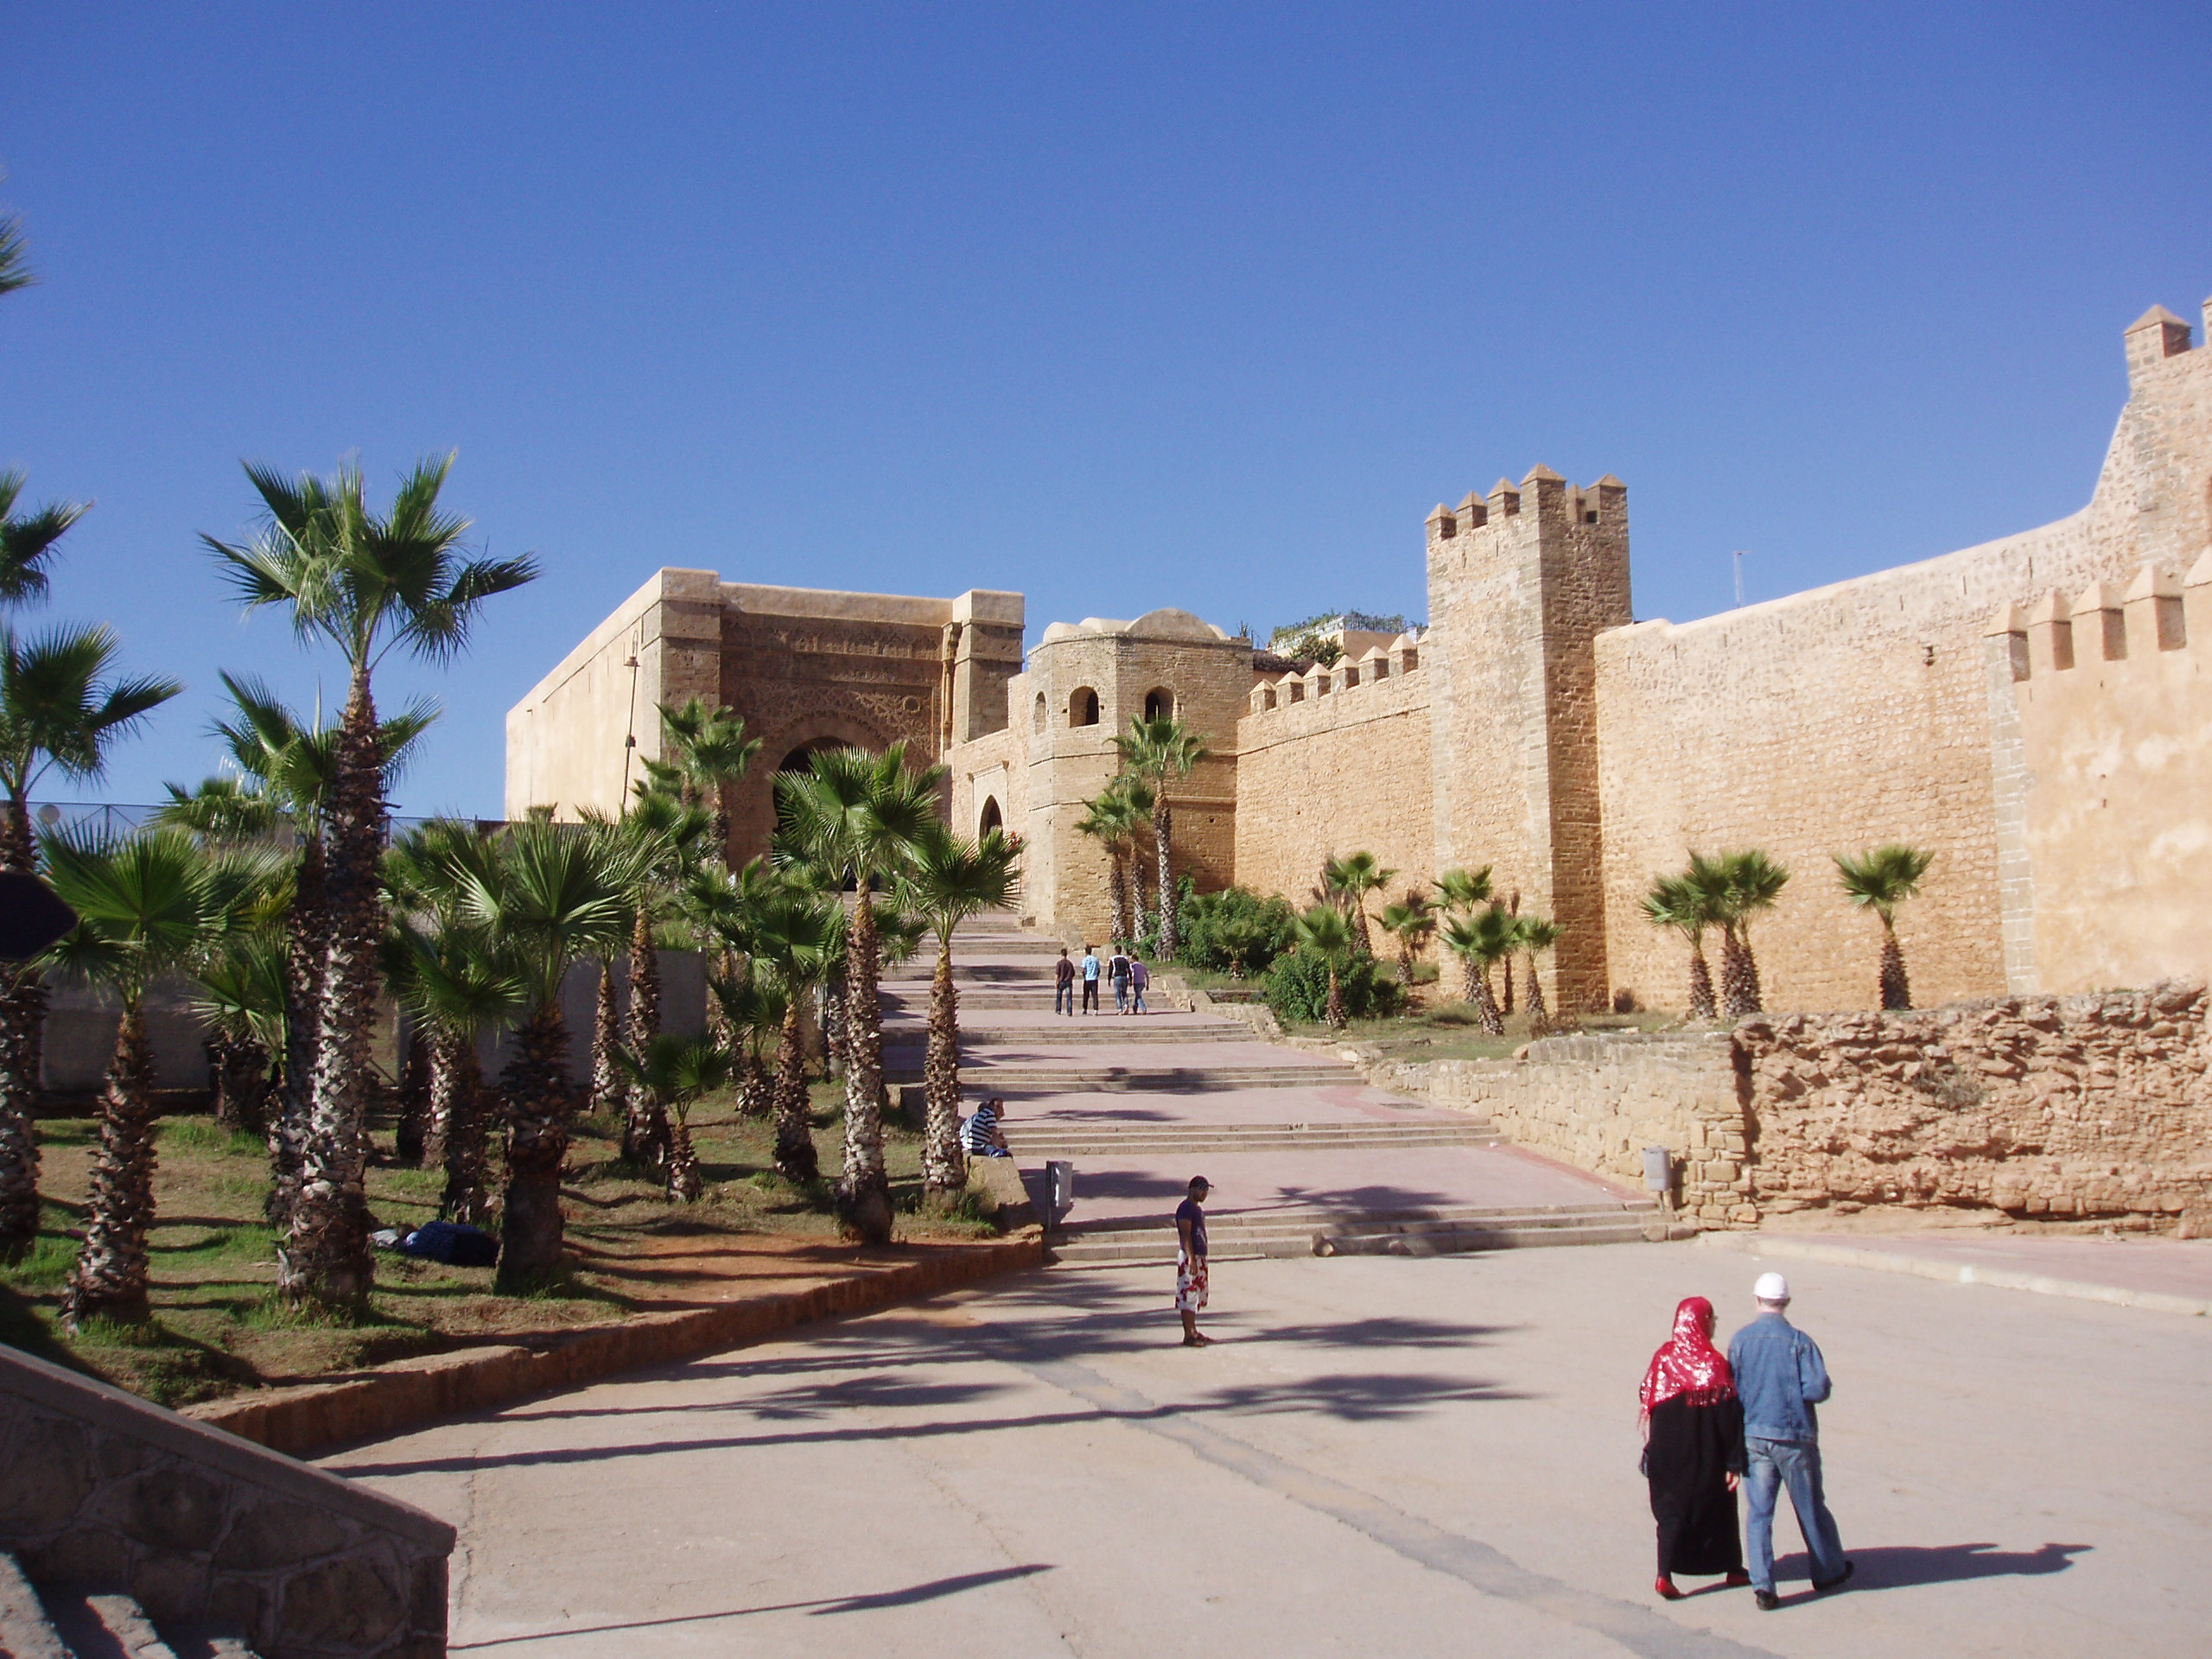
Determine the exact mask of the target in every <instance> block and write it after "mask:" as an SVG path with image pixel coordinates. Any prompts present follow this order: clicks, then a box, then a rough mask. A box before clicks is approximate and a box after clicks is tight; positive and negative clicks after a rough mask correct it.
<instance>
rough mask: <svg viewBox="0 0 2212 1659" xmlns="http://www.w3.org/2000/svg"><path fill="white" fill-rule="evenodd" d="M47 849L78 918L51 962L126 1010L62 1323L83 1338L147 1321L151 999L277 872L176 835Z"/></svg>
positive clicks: (63, 841)
mask: <svg viewBox="0 0 2212 1659" xmlns="http://www.w3.org/2000/svg"><path fill="white" fill-rule="evenodd" d="M45 850H46V855H47V861H48V871H49V874H50V876H51V879H52V880H53V884H54V891H55V892H56V893H59V894H60V896H61V898H62V899H63V900H64V901H65V902H67V904H68V906H70V908H71V909H73V910H74V911H75V912H77V917H78V921H77V925H76V926H75V927H74V928H73V929H72V930H71V931H69V932H68V933H67V935H65V936H64V937H63V938H62V939H61V940H60V942H59V943H58V944H55V945H54V947H53V949H52V950H51V951H50V952H49V953H48V960H49V962H50V963H52V964H53V965H54V966H55V967H56V968H58V969H60V970H61V971H63V972H65V973H67V974H68V975H70V976H73V977H74V978H78V979H81V980H83V981H85V982H88V983H91V984H93V985H97V986H99V987H100V988H103V989H105V990H107V991H110V992H111V993H112V994H113V995H115V997H116V999H117V1000H118V1001H119V1002H120V1003H121V1004H122V1017H121V1019H120V1020H119V1021H118V1025H117V1027H116V1038H115V1053H114V1057H113V1058H112V1059H111V1060H110V1062H109V1064H108V1071H107V1079H106V1083H105V1088H104V1090H103V1091H102V1096H101V1100H100V1113H99V1152H98V1153H97V1154H95V1155H94V1158H93V1160H92V1197H91V1199H90V1201H89V1202H88V1204H87V1205H86V1212H85V1241H84V1243H83V1245H82V1247H81V1248H80V1249H79V1251H78V1255H77V1263H76V1266H75V1268H73V1269H72V1271H71V1273H70V1275H69V1280H68V1282H67V1285H66V1286H65V1287H63V1290H62V1294H61V1315H62V1319H63V1320H64V1322H65V1323H66V1324H67V1325H68V1326H69V1328H70V1329H72V1330H75V1329H76V1328H77V1327H78V1326H79V1325H81V1324H82V1323H83V1322H84V1321H85V1320H86V1319H92V1318H95V1317H104V1318H111V1319H143V1318H144V1317H145V1313H146V1284H147V1277H148V1259H147V1254H146V1234H147V1230H148V1229H149V1227H151V1226H152V1224H153V1219H154V1160H155V1154H154V1128H155V1119H156V1110H155V1106H154V1057H153V1048H152V1046H151V1045H150V1044H149V1042H148V1040H147V1037H146V992H147V989H148V988H149V986H150V985H151V984H152V983H153V982H154V980H155V979H156V976H159V975H161V974H163V973H166V972H169V971H172V970H175V969H181V968H188V967H190V966H192V965H193V964H194V963H196V962H198V961H200V960H201V959H203V958H204V957H206V956H207V955H208V954H209V953H210V952H211V951H213V950H215V949H217V948H218V947H219V946H220V945H221V944H223V942H224V941H225V940H226V938H229V937H230V936H231V935H232V933H234V932H235V931H237V930H238V927H239V926H240V925H242V922H243V918H245V917H246V916H247V915H248V914H249V913H250V912H251V910H252V908H253V906H254V902H255V900H256V899H257V897H258V896H259V895H260V894H262V893H265V891H266V890H267V888H268V887H269V886H270V884H271V883H272V882H273V881H275V880H277V874H278V872H277V860H276V859H275V857H274V856H273V855H270V854H269V853H267V852H265V851H261V852H255V853H230V854H226V855H219V856H215V855H209V854H208V853H207V852H206V851H204V850H203V849H201V848H200V845H199V843H198V842H195V841H194V840H193V839H192V837H191V836H189V835H188V834H186V833H185V832H183V831H182V830H178V829H154V830H149V831H147V832H145V833H143V834H141V835H136V836H130V837H129V838H127V839H125V840H122V841H112V840H105V839H102V840H94V839H90V838H86V839H83V840H77V839H72V838H69V837H67V836H54V837H49V838H48V841H47V842H46V849H45Z"/></svg>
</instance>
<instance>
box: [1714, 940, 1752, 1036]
mask: <svg viewBox="0 0 2212 1659" xmlns="http://www.w3.org/2000/svg"><path fill="white" fill-rule="evenodd" d="M1720 1011H1721V1013H1722V1014H1726V1016H1727V1017H1728V1018H1729V1019H1731V1020H1740V1019H1742V1018H1743V1017H1744V1016H1745V1014H1757V1013H1758V1012H1759V978H1758V969H1757V968H1756V967H1755V966H1754V965H1753V964H1752V962H1751V948H1750V946H1749V944H1746V942H1745V940H1744V939H1743V938H1740V937H1739V936H1738V931H1737V930H1736V929H1735V928H1734V927H1733V926H1731V925H1726V924H1725V923H1724V924H1723V925H1722V926H1721V929H1720Z"/></svg>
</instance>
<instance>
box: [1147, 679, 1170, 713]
mask: <svg viewBox="0 0 2212 1659" xmlns="http://www.w3.org/2000/svg"><path fill="white" fill-rule="evenodd" d="M1144 717H1145V718H1146V719H1147V720H1173V719H1174V718H1175V694H1174V693H1173V691H1170V690H1168V689H1167V688H1166V686H1164V685H1155V686H1154V687H1153V688H1152V690H1149V691H1147V692H1146V693H1145V694H1144Z"/></svg>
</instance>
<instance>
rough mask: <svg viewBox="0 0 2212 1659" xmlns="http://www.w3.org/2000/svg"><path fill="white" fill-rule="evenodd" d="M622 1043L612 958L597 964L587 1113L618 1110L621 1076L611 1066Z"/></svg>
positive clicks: (602, 959)
mask: <svg viewBox="0 0 2212 1659" xmlns="http://www.w3.org/2000/svg"><path fill="white" fill-rule="evenodd" d="M621 1040H622V1015H621V1011H620V1008H619V1007H617V1006H616V1003H615V1000H614V958H613V957H611V956H609V957H601V958H600V963H599V996H598V1001H596V1002H595V1003H594V1006H593V1008H592V1020H591V1109H592V1110H593V1111H594V1112H613V1111H620V1109H622V1105H623V1098H622V1074H621V1072H620V1071H619V1070H618V1069H617V1068H616V1066H615V1064H614V1048H615V1045H617V1044H618V1043H620V1041H621Z"/></svg>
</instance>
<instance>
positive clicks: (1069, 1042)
mask: <svg viewBox="0 0 2212 1659" xmlns="http://www.w3.org/2000/svg"><path fill="white" fill-rule="evenodd" d="M928 1036H929V1023H928V1021H927V1020H913V1019H903V1018H902V1019H887V1020H884V1022H883V1046H885V1047H886V1048H905V1047H912V1046H917V1045H918V1044H920V1043H922V1042H924V1041H925V1040H926V1039H927V1038H928ZM1251 1040H1252V1028H1251V1027H1249V1026H1243V1025H1239V1024H1237V1023H1236V1021H1235V1020H1206V1021H1204V1022H1203V1023H1198V1024H1177V1025H1167V1024H1160V1025H1154V1024H1153V1023H1152V1022H1151V1021H1150V1020H1143V1019H1139V1018H1137V1017H1135V1016H1134V1015H1132V1016H1130V1017H1129V1018H1128V1019H1118V1018H1115V1017H1114V1016H1112V1015H1109V1016H1107V1017H1106V1018H1105V1019H1099V1020H1085V1019H1082V1018H1080V1017H1077V1018H1075V1019H1066V1020H1060V1021H1058V1022H1056V1023H1052V1024H1039V1025H1033V1026H1027V1025H1024V1026H994V1025H987V1024H984V1023H982V1022H981V1021H969V1020H962V1021H961V1022H960V1046H961V1049H962V1050H963V1052H965V1051H966V1050H968V1049H970V1048H982V1047H993V1046H998V1047H1005V1046H1016V1047H1022V1046H1026V1047H1031V1048H1071V1047H1082V1048H1096V1047H1101V1046H1108V1045H1112V1046H1121V1045H1122V1044H1132V1045H1135V1044H1142V1045H1144V1046H1147V1047H1156V1046H1159V1045H1160V1044H1163V1043H1249V1042H1250V1041H1251Z"/></svg>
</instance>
